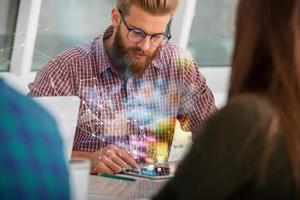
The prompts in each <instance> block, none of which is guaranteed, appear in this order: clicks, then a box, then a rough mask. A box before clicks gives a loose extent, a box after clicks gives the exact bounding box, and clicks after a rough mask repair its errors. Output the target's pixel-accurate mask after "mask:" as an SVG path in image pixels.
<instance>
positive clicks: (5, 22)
mask: <svg viewBox="0 0 300 200" xmlns="http://www.w3.org/2000/svg"><path fill="white" fill-rule="evenodd" d="M18 8H19V0H1V1H0V71H8V69H9V65H10V57H11V53H12V50H13V42H14V35H15V34H14V32H15V28H16V22H17V14H18Z"/></svg>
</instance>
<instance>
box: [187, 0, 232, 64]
mask: <svg viewBox="0 0 300 200" xmlns="http://www.w3.org/2000/svg"><path fill="white" fill-rule="evenodd" d="M235 7H236V1H235V0H222V1H220V0H197V6H196V12H195V17H194V21H193V25H192V30H191V35H190V38H189V43H188V50H189V52H190V53H191V54H192V55H193V57H194V58H195V59H196V60H197V61H198V63H199V64H200V65H201V66H228V65H229V63H230V59H231V52H232V48H233V30H234V28H233V27H234V16H235V13H234V11H235Z"/></svg>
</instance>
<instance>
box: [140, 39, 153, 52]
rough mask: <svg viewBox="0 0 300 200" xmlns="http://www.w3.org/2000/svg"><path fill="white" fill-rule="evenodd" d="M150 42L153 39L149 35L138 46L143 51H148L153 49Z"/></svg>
mask: <svg viewBox="0 0 300 200" xmlns="http://www.w3.org/2000/svg"><path fill="white" fill-rule="evenodd" d="M150 40H151V37H150V36H149V35H148V36H146V37H145V38H144V39H143V40H142V41H141V42H139V43H138V46H139V47H140V48H141V49H142V50H143V51H147V50H148V49H150V47H151V41H150Z"/></svg>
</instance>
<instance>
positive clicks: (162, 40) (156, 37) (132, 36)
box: [119, 10, 171, 47]
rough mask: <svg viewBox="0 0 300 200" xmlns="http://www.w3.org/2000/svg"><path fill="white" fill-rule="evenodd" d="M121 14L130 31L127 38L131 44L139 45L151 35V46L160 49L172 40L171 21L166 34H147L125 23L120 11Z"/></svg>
mask: <svg viewBox="0 0 300 200" xmlns="http://www.w3.org/2000/svg"><path fill="white" fill-rule="evenodd" d="M119 12H120V15H121V18H122V21H123V22H124V24H125V26H126V28H127V30H128V34H127V38H128V40H129V41H130V42H133V43H136V44H137V43H139V42H141V41H143V40H144V39H145V38H146V37H147V35H149V36H151V38H150V43H151V45H152V46H154V47H159V46H164V45H165V44H167V43H168V41H169V40H170V39H171V31H170V26H171V21H170V22H169V23H168V25H167V28H166V33H156V34H147V33H145V32H144V31H143V30H141V29H138V28H130V27H129V25H128V24H127V23H126V22H125V20H124V17H123V15H122V12H121V10H119Z"/></svg>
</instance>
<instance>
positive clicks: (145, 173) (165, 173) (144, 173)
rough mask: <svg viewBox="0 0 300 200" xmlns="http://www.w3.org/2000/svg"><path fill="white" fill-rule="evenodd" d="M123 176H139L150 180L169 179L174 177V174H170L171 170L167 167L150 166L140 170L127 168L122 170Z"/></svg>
mask: <svg viewBox="0 0 300 200" xmlns="http://www.w3.org/2000/svg"><path fill="white" fill-rule="evenodd" d="M122 173H123V174H126V175H131V176H137V177H142V178H148V179H155V180H158V179H168V178H171V177H173V174H171V173H170V168H169V167H166V166H153V167H152V166H150V167H144V168H142V169H140V170H137V169H133V168H125V169H123V170H122Z"/></svg>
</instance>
